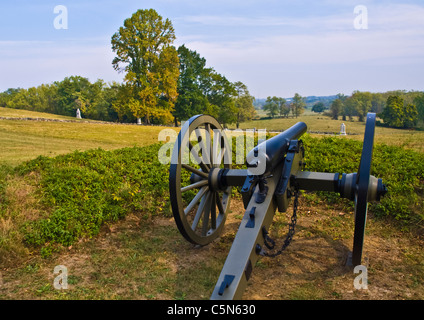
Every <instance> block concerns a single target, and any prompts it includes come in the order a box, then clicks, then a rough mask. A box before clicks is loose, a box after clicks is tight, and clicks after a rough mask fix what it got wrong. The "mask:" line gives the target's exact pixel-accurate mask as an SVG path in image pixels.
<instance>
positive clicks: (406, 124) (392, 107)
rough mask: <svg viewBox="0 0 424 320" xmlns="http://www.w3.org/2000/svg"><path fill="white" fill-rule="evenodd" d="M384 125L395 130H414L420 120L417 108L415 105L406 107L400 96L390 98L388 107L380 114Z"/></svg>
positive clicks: (387, 103)
mask: <svg viewBox="0 0 424 320" xmlns="http://www.w3.org/2000/svg"><path fill="white" fill-rule="evenodd" d="M379 116H380V117H381V118H382V119H383V121H384V123H385V124H387V125H388V126H390V127H395V128H412V127H414V126H415V125H416V123H417V120H418V111H417V107H416V106H415V105H413V104H407V105H406V106H405V104H404V99H403V98H402V97H399V96H389V97H388V98H387V102H386V107H385V108H384V110H383V112H382V113H381V114H379Z"/></svg>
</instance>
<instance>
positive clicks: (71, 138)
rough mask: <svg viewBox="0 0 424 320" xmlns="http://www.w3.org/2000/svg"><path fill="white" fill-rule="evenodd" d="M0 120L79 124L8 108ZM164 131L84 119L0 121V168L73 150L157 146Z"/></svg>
mask: <svg viewBox="0 0 424 320" xmlns="http://www.w3.org/2000/svg"><path fill="white" fill-rule="evenodd" d="M9 110H10V111H9ZM0 117H14V118H27V117H32V118H43V119H57V120H76V119H75V118H70V117H64V116H57V115H53V114H46V113H39V112H31V111H25V110H13V109H7V108H0ZM47 117H49V118H47ZM164 128H165V127H158V126H137V125H123V124H118V123H98V122H86V121H85V120H84V119H82V120H80V121H77V122H46V121H31V120H29V121H24V120H0V149H1V154H0V164H2V163H3V164H8V165H12V166H16V165H18V164H19V163H21V162H22V161H26V160H30V159H33V158H36V157H37V156H39V155H43V156H49V157H53V156H56V155H59V154H64V153H69V152H72V151H74V150H79V151H84V150H88V149H95V148H102V149H105V150H113V149H118V148H124V147H133V146H140V147H141V146H146V145H150V144H152V143H157V142H158V135H159V132H160V131H161V130H162V129H164Z"/></svg>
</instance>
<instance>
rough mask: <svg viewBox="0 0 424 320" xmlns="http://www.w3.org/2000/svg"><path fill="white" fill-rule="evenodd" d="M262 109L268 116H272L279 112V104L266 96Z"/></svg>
mask: <svg viewBox="0 0 424 320" xmlns="http://www.w3.org/2000/svg"><path fill="white" fill-rule="evenodd" d="M263 109H264V110H265V111H266V112H267V114H268V116H270V117H271V118H274V117H275V116H276V115H277V114H278V112H279V106H278V103H277V101H276V100H275V99H273V98H272V97H267V98H266V101H265V105H264V107H263Z"/></svg>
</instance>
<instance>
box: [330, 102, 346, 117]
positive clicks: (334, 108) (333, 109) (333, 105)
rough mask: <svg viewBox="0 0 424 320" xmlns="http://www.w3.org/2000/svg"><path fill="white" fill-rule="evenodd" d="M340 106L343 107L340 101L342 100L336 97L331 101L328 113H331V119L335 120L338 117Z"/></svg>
mask: <svg viewBox="0 0 424 320" xmlns="http://www.w3.org/2000/svg"><path fill="white" fill-rule="evenodd" d="M342 108H343V103H342V100H340V99H336V100H334V101H333V102H332V103H331V107H330V113H331V117H332V119H334V120H337V119H338V118H339V115H340V112H341V111H342Z"/></svg>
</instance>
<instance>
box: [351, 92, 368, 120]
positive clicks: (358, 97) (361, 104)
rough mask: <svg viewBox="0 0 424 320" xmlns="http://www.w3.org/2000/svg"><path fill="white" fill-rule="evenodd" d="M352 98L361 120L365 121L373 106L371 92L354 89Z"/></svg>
mask: <svg viewBox="0 0 424 320" xmlns="http://www.w3.org/2000/svg"><path fill="white" fill-rule="evenodd" d="M350 99H351V100H352V101H353V104H354V106H355V110H356V114H357V115H358V117H359V121H361V122H362V121H364V119H365V117H366V116H367V113H368V112H370V111H371V108H372V94H371V92H361V91H354V92H353V94H352V96H351V97H350Z"/></svg>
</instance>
